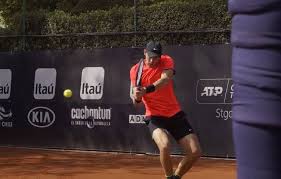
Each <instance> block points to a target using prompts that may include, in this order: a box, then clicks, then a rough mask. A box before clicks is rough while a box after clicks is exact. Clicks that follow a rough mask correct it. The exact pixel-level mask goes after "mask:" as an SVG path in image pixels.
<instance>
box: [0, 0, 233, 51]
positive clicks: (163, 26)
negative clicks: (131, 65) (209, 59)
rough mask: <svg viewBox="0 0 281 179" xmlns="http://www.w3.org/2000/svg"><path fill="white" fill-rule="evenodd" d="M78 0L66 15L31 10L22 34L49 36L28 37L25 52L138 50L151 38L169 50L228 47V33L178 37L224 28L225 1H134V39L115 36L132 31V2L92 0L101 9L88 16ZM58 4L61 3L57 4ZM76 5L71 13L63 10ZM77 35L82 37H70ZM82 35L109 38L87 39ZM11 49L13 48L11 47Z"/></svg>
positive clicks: (226, 24)
mask: <svg viewBox="0 0 281 179" xmlns="http://www.w3.org/2000/svg"><path fill="white" fill-rule="evenodd" d="M0 1H3V0H0ZM11 1H12V0H11ZM54 1H55V0H54ZM57 1H59V0H57ZM78 1H79V0H71V1H70V0H69V1H68V2H69V3H68V5H67V3H66V6H65V9H66V10H65V11H62V10H54V11H49V10H46V9H45V10H43V9H39V10H36V11H30V12H29V13H28V15H27V17H26V20H27V23H26V28H27V33H28V34H30V35H32V34H43V35H48V36H47V37H28V38H27V39H26V42H27V43H26V50H35V49H67V48H89V49H91V48H96V47H128V46H143V45H144V44H145V43H146V42H147V41H148V40H150V39H156V40H159V41H161V42H162V43H163V44H168V45H173V44H177V45H178V44H180V45H187V44H214V43H227V42H229V36H230V34H229V31H226V32H197V33H180V32H184V31H194V30H202V31H204V30H205V29H229V26H230V17H229V16H228V14H227V7H226V2H225V1H224V0H216V1H215V2H214V1H213V0H139V1H138V6H137V21H136V23H137V31H138V32H142V33H139V34H133V33H132V34H120V33H119V32H134V29H135V27H134V7H133V6H129V5H130V3H132V0H130V2H129V1H128V0H123V1H122V0H119V1H118V2H123V3H124V6H121V5H118V4H117V5H116V4H115V5H112V3H111V4H110V3H109V2H111V1H113V0H111V1H110V0H105V1H104V3H103V4H99V3H98V2H101V1H92V2H95V3H96V5H95V6H97V7H100V6H103V7H104V8H101V7H100V8H98V10H94V11H87V12H83V11H82V9H84V8H81V9H80V10H79V8H78V4H79V3H82V2H83V1H82V0H80V1H79V2H78ZM84 1H85V2H87V1H88V0H84ZM60 2H66V0H60ZM77 2H78V3H77ZM75 3H76V5H75V7H76V8H75V7H74V8H73V9H72V10H71V11H69V10H67V9H69V8H70V7H73V6H74V4H75ZM107 3H108V4H107ZM113 4H114V3H113ZM80 5H81V4H80ZM56 6H59V3H56ZM80 7H82V6H80ZM61 8H62V7H61ZM108 8H109V9H108ZM84 10H85V9H84ZM66 11H68V12H66ZM75 12H78V13H75ZM15 17H16V16H15ZM14 19H20V18H19V17H17V18H14ZM11 22H12V21H11ZM18 22H20V21H19V20H18ZM11 24H14V27H13V28H14V29H17V30H19V29H20V26H15V24H20V23H16V20H14V21H13V23H11ZM11 27H12V25H11ZM151 31H163V33H150V32H151ZM173 32H177V33H173ZM77 33H82V34H80V35H73V34H77ZM87 33H112V34H106V35H104V34H103V35H101V34H98V35H95V36H92V35H87ZM114 33H119V35H114ZM56 34H65V35H56ZM67 34H69V35H67ZM71 34H72V35H71ZM49 35H55V36H49ZM0 43H1V42H0ZM11 44H12V45H15V43H11ZM0 47H1V45H0ZM12 48H14V47H12Z"/></svg>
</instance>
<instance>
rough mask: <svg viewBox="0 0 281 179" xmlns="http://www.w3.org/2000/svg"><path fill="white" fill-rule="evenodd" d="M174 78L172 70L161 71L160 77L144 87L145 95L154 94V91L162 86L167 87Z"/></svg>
mask: <svg viewBox="0 0 281 179" xmlns="http://www.w3.org/2000/svg"><path fill="white" fill-rule="evenodd" d="M173 76H174V70H173V69H166V70H163V72H162V74H161V77H160V78H159V79H158V80H156V81H155V82H154V83H153V84H151V85H149V86H146V87H144V89H145V92H146V93H151V92H154V91H155V90H158V89H159V88H162V87H163V86H165V85H167V84H168V83H169V82H170V80H172V79H173Z"/></svg>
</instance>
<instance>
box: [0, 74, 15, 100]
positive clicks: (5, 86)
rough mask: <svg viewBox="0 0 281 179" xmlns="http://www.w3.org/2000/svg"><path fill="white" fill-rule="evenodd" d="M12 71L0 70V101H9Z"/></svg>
mask: <svg viewBox="0 0 281 179" xmlns="http://www.w3.org/2000/svg"><path fill="white" fill-rule="evenodd" d="M11 82H12V71H11V70H10V69H0V99H9V98H10V94H11Z"/></svg>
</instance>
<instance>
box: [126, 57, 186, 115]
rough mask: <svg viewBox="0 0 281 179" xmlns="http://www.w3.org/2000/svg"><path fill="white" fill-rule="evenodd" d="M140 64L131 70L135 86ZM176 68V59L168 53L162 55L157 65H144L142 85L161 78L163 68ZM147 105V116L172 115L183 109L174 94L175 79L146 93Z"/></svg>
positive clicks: (144, 100) (145, 102)
mask: <svg viewBox="0 0 281 179" xmlns="http://www.w3.org/2000/svg"><path fill="white" fill-rule="evenodd" d="M138 66H139V64H136V65H134V66H133V67H132V68H131V70H130V78H131V83H132V85H133V86H135V84H136V74H137V70H138ZM166 69H172V70H174V61H173V59H172V58H171V57H170V56H168V55H162V56H161V58H160V61H159V64H158V66H157V67H153V68H151V67H149V66H147V65H145V63H144V65H143V72H142V79H141V85H142V86H144V87H146V86H148V85H151V84H152V83H154V82H155V81H157V80H158V79H160V77H161V74H162V72H163V70H166ZM142 102H143V103H144V105H145V109H146V112H145V115H146V116H163V117H171V116H173V115H175V114H176V113H178V112H179V111H181V108H180V105H179V103H178V101H177V98H176V96H175V94H174V86H173V81H172V80H170V81H169V83H168V84H167V85H165V86H163V87H162V88H159V89H158V90H156V91H154V92H152V93H148V94H145V95H144V96H143V98H142Z"/></svg>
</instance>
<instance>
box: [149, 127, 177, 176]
mask: <svg viewBox="0 0 281 179" xmlns="http://www.w3.org/2000/svg"><path fill="white" fill-rule="evenodd" d="M152 138H153V140H154V141H155V143H156V145H157V147H158V149H159V152H160V162H161V165H162V167H163V169H164V172H165V175H166V176H171V175H173V164H172V160H171V156H170V150H171V147H170V141H169V136H168V134H167V132H166V131H165V129H162V128H157V129H155V130H154V131H153V133H152Z"/></svg>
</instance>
